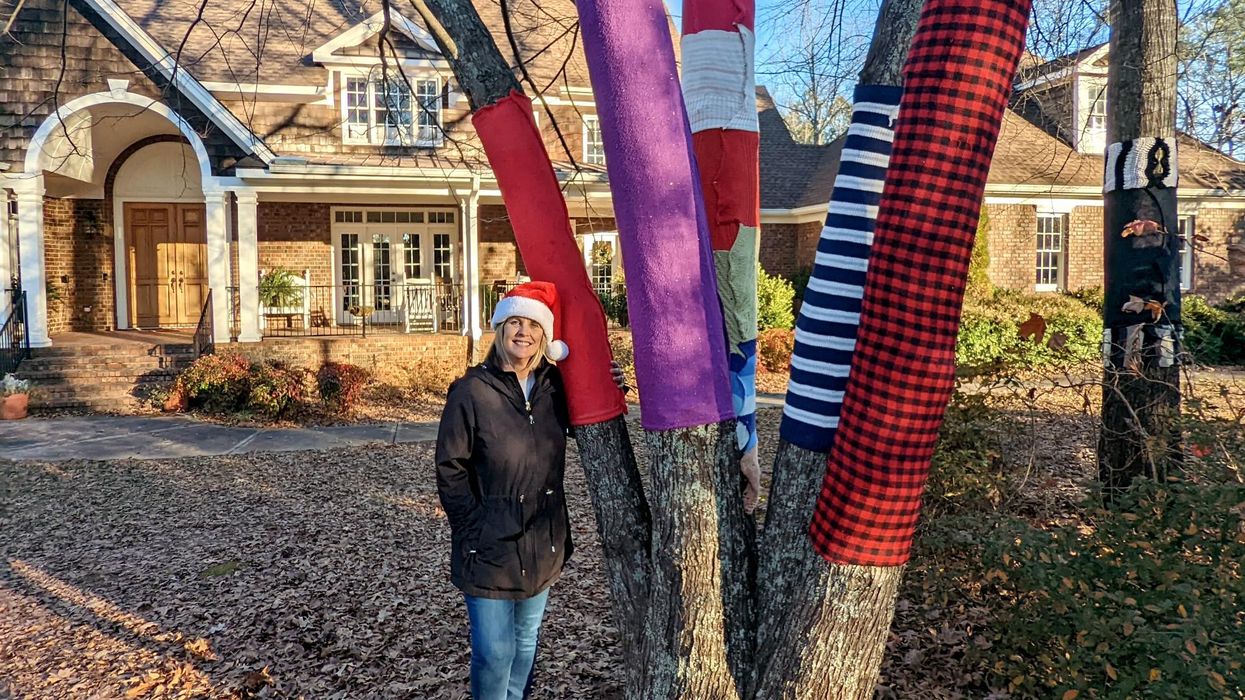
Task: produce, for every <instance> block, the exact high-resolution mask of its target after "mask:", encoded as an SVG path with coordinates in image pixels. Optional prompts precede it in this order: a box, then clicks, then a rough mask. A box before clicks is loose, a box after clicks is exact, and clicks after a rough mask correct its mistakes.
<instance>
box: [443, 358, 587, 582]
mask: <svg viewBox="0 0 1245 700" xmlns="http://www.w3.org/2000/svg"><path fill="white" fill-rule="evenodd" d="M532 376H533V377H534V379H535V381H534V383H533V386H532V390H531V394H530V396H529V397H528V399H527V400H524V398H523V389H522V388H521V387H520V386H519V381H518V378H517V377H516V376H515V374H514V373H513V372H505V371H502V369H501V368H500V367H495V366H493V365H492V364H491V363H488V362H486V363H484V364H480V365H477V366H475V367H472V368H470V369H468V370H467V373H466V374H465V375H464V376H463V377H462V378H460V379H459V380H458V381H456V382H454V384H452V385H451V386H450V391H449V397H448V399H447V400H446V404H445V411H444V412H443V413H442V415H441V427H440V431H439V432H438V434H437V456H436V461H437V491H438V493H439V494H440V497H441V505H442V506H443V507H444V508H445V513H446V515H447V516H448V517H449V521H450V529H451V530H452V532H453V544H452V550H451V554H450V580H451V581H452V582H453V583H454V585H455V586H457V587H458V588H459V589H461V590H462V591H463V592H464V593H466V594H467V595H472V596H478V597H483V598H507V599H515V600H518V599H523V598H530V597H532V596H534V595H536V594H537V593H540V592H541V591H543V590H544V589H545V588H547V587H549V585H551V584H552V583H553V582H554V581H556V580H557V578H558V576H559V575H560V574H561V573H562V565H563V564H564V563H566V560H567V559H568V558H569V557H570V555H571V551H572V545H571V530H570V523H569V516H568V514H567V510H566V498H565V495H564V493H563V486H562V478H563V474H564V473H565V470H566V435H567V428H568V426H569V419H568V415H567V409H566V396H565V393H564V390H563V387H562V377H561V375H560V374H559V373H558V369H557V368H556V367H554V366H553V365H551V364H549V363H548V362H546V361H544V360H542V361H541V364H540V366H539V367H538V368H537V369H536V370H534V371H533V372H532Z"/></svg>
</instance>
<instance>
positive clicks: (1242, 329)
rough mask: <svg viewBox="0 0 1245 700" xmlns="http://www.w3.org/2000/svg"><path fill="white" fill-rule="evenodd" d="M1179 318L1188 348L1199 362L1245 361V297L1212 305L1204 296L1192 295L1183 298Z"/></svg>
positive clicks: (1237, 362) (1239, 362)
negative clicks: (1244, 298)
mask: <svg viewBox="0 0 1245 700" xmlns="http://www.w3.org/2000/svg"><path fill="white" fill-rule="evenodd" d="M1180 320H1181V321H1182V323H1183V324H1184V346H1185V349H1186V350H1188V351H1189V354H1191V355H1192V356H1193V358H1194V359H1196V360H1197V361H1198V362H1201V363H1203V364H1208V365H1240V364H1245V300H1240V299H1229V300H1228V301H1225V302H1223V303H1222V304H1217V305H1215V306H1211V305H1210V304H1208V303H1207V302H1206V298H1205V297H1201V296H1198V295H1196V294H1189V295H1186V296H1185V297H1184V298H1183V299H1182V300H1181V311H1180Z"/></svg>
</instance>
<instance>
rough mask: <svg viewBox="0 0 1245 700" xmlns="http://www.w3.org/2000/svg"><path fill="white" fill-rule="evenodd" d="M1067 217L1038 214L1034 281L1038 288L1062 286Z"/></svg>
mask: <svg viewBox="0 0 1245 700" xmlns="http://www.w3.org/2000/svg"><path fill="white" fill-rule="evenodd" d="M1066 222H1067V219H1066V218H1065V217H1064V216H1062V215H1039V216H1038V219H1037V245H1036V249H1037V259H1036V264H1035V275H1034V277H1035V281H1036V282H1037V285H1038V287H1039V288H1044V289H1055V288H1059V287H1060V286H1062V283H1063V267H1064V246H1063V239H1064V233H1065V230H1066V228H1067V226H1066Z"/></svg>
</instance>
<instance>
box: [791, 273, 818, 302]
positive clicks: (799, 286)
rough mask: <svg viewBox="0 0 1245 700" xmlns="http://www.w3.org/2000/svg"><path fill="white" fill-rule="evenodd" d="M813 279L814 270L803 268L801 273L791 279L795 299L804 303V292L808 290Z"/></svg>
mask: <svg viewBox="0 0 1245 700" xmlns="http://www.w3.org/2000/svg"><path fill="white" fill-rule="evenodd" d="M812 278H813V269H812V268H810V267H801V268H800V271H799V272H797V273H795V275H794V276H792V278H791V288H792V289H794V290H795V298H796V299H799V300H801V301H803V299H804V290H805V289H808V281H809V280H811V279H812Z"/></svg>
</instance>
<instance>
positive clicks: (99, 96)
mask: <svg viewBox="0 0 1245 700" xmlns="http://www.w3.org/2000/svg"><path fill="white" fill-rule="evenodd" d="M105 104H127V105H132V106H135V107H139V108H141V109H144V110H149V111H151V112H155V113H156V114H159V115H160V116H162V117H164V118H165V119H167V120H169V121H170V122H172V124H173V126H176V127H177V130H178V131H179V132H181V134H182V136H184V137H185V138H186V140H187V141H188V142H189V143H190V147H191V149H193V150H194V152H195V156H196V158H197V159H198V160H199V174H200V176H201V178H202V181H203V184H204V186H207V184H208V182H209V181H211V180H212V163H211V160H210V159H209V158H208V153H207V148H205V147H204V145H203V140H202V139H200V138H199V134H198V133H197V132H196V131H195V130H194V128H193V127H191V126H190V124H189V122H187V121H186V120H185V119H184V118H182V116H181V115H180V114H178V113H176V112H174V111H173V110H172V109H170V108H169V107H168V105H166V104H164V103H163V102H158V101H156V100H153V99H151V98H150V97H144V96H142V95H135V94H134V93H132V92H125V93H121V94H120V95H117V94H114V93H111V92H95V93H91V94H89V95H83V96H82V97H79V98H77V99H74V100H70V101H69V102H67V103H65V104H64V105H63V106H62V107H61V108H60V109H58V110H56V113H55V114H52V115H49V116H48V117H47V118H46V119H44V120H43V123H42V124H40V125H39V128H38V130H36V131H35V135H34V136H32V137H31V139H30V143H29V144H27V146H26V162H25V163H24V168H25V170H26V172H28V173H38V172H41V171H42V170H44V169H45V168H43V167H41V166H42V163H40V160H41V156H42V154H43V148H44V146H45V145H46V144H47V140H48V138H49V137H50V136H51V135H52V134H53V133H55V132H56V129H57V128H58V127H59V126H60V124H61V121H62V120H64V119H67V118H68V117H69V116H70V115H72V114H74V113H76V112H80V111H82V110H84V109H89V108H90V107H94V106H96V105H105Z"/></svg>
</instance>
